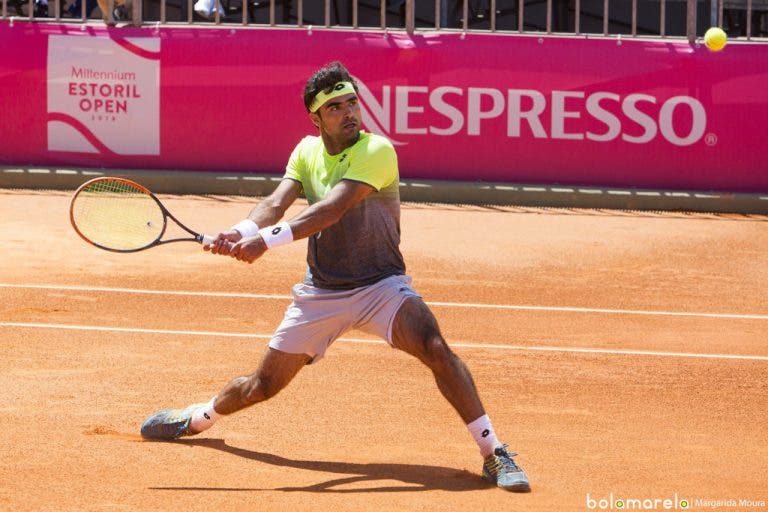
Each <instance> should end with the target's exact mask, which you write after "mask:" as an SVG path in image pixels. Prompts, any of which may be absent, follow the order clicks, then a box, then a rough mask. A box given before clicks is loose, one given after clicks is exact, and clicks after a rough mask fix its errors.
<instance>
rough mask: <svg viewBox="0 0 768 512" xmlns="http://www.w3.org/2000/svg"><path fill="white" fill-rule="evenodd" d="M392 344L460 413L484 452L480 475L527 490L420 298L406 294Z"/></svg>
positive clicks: (467, 373)
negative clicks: (419, 366)
mask: <svg viewBox="0 0 768 512" xmlns="http://www.w3.org/2000/svg"><path fill="white" fill-rule="evenodd" d="M392 345H393V346H394V347H395V348H398V349H400V350H403V351H404V352H407V353H408V354H411V355H413V356H415V357H417V358H418V359H419V360H420V361H421V362H422V363H424V364H425V365H426V366H427V367H428V368H429V369H430V370H431V371H432V374H433V375H434V377H435V382H436V383H437V387H438V389H440V392H441V393H442V394H443V396H444V397H445V398H446V400H448V402H450V403H451V405H452V406H453V407H454V409H456V412H458V413H459V416H461V419H462V420H464V423H465V424H466V425H467V429H468V430H469V431H470V433H471V434H472V437H473V438H474V439H475V442H476V443H477V445H478V447H479V448H480V453H481V454H482V455H483V458H484V464H483V476H484V477H485V478H486V479H487V480H489V481H491V482H493V483H494V484H496V485H498V486H499V487H502V488H504V489H507V490H510V491H522V492H526V491H529V490H530V486H529V484H528V478H527V476H526V474H525V472H524V471H523V470H522V469H520V467H519V466H518V465H517V464H516V463H515V462H514V460H513V459H512V457H513V456H514V455H516V454H510V453H508V452H507V450H506V448H505V446H504V445H503V444H501V443H500V442H499V441H498V439H497V438H496V434H495V432H494V431H493V426H492V425H491V421H490V419H489V418H488V416H487V415H486V414H485V409H484V408H483V404H482V402H481V401H480V397H479V395H478V393H477V388H476V387H475V382H474V379H473V378H472V374H471V373H470V371H469V369H468V368H467V366H466V365H465V364H464V362H463V361H462V360H461V359H460V358H459V357H458V356H457V355H456V354H454V353H453V351H452V350H451V349H450V347H449V346H448V345H447V344H446V343H445V340H444V339H443V336H442V334H441V333H440V328H439V326H438V324H437V320H436V319H435V316H434V315H433V314H432V311H430V309H429V307H428V306H427V305H426V304H425V303H424V301H423V300H422V299H421V298H420V297H409V298H408V299H406V300H405V301H404V302H403V304H402V305H401V306H400V309H399V310H398V311H397V314H396V315H395V318H394V322H393V324H392Z"/></svg>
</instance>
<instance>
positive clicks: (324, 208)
mask: <svg viewBox="0 0 768 512" xmlns="http://www.w3.org/2000/svg"><path fill="white" fill-rule="evenodd" d="M374 190H375V189H374V188H373V187H372V186H370V185H367V184H365V183H361V182H358V181H351V180H341V181H340V182H339V183H338V184H336V186H334V187H333V189H331V191H330V192H329V193H328V195H327V196H326V197H325V198H324V199H323V200H321V201H318V202H317V203H315V204H313V205H312V206H309V207H307V208H306V209H304V210H303V211H302V212H301V213H300V214H299V215H297V216H296V217H294V218H293V219H291V220H290V221H288V222H287V223H282V222H281V223H280V224H278V225H277V226H268V227H267V228H263V229H262V231H261V233H262V234H260V235H258V236H255V237H252V238H245V239H243V240H240V241H239V242H237V243H236V244H235V245H234V246H233V247H232V249H231V251H230V252H229V255H230V256H232V257H233V258H236V259H238V260H240V261H244V262H247V263H253V262H254V261H256V260H257V259H258V258H260V257H261V255H262V254H264V253H265V252H266V251H267V248H268V245H267V242H266V241H265V240H264V237H265V236H266V237H269V236H270V235H269V233H267V234H264V230H265V229H266V230H267V231H271V233H272V234H273V235H276V234H277V233H279V232H280V231H282V234H281V235H280V237H282V236H283V235H285V233H286V231H290V233H289V234H288V236H289V239H288V240H286V241H293V240H298V239H300V238H306V237H308V236H311V235H313V234H315V233H317V232H319V231H322V230H323V229H325V228H327V227H328V226H331V225H332V224H335V223H336V222H338V221H339V219H341V217H343V216H344V214H345V213H346V212H347V211H348V210H349V209H350V208H352V207H353V206H355V205H356V204H357V203H359V202H360V201H362V200H363V199H365V197H366V196H367V195H368V194H370V193H371V192H372V191H374ZM285 224H287V226H285ZM286 228H290V229H289V230H288V229H286ZM278 243H284V242H278Z"/></svg>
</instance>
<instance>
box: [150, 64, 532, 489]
mask: <svg viewBox="0 0 768 512" xmlns="http://www.w3.org/2000/svg"><path fill="white" fill-rule="evenodd" d="M304 104H305V106H306V108H307V111H308V113H309V118H310V120H311V121H312V123H313V124H314V125H315V126H316V127H317V128H318V130H319V136H316V137H311V136H310V137H305V138H304V139H303V140H302V141H301V142H299V144H298V145H297V146H296V148H295V149H294V150H293V153H292V154H291V157H290V159H289V161H288V165H287V167H286V173H285V176H284V179H283V180H282V181H281V182H280V184H279V185H278V187H277V188H276V189H275V191H274V192H273V193H272V194H271V195H270V196H269V197H267V198H266V199H265V200H263V201H262V202H261V203H259V204H258V205H257V206H256V207H255V208H254V209H253V210H252V211H251V213H250V215H249V217H248V218H247V219H245V220H243V221H241V222H239V223H238V224H236V225H235V226H233V227H232V228H231V229H230V230H228V231H226V232H224V233H221V234H219V235H218V237H217V238H216V240H215V241H214V242H213V243H212V244H211V245H210V246H206V247H205V249H206V250H210V251H211V252H212V253H213V254H220V255H229V256H231V257H233V258H236V259H238V260H240V261H244V262H248V263H252V262H253V261H255V260H256V259H258V258H259V257H260V256H261V255H262V254H264V252H265V251H267V250H270V249H274V248H276V247H279V246H280V245H283V244H287V243H290V242H292V241H294V240H298V239H301V238H309V241H308V251H307V263H308V269H307V273H306V277H305V279H304V282H303V283H302V284H297V285H295V286H294V287H293V290H292V291H293V303H292V304H291V305H290V306H288V309H287V310H286V312H285V317H284V318H283V321H282V323H281V324H280V325H279V326H278V328H277V330H276V331H275V333H274V335H273V337H272V339H271V341H270V343H269V348H268V349H267V351H266V354H265V355H264V358H263V360H262V361H261V364H260V366H259V367H258V369H257V370H256V371H255V372H254V373H252V374H251V375H247V376H243V377H237V378H235V379H233V380H232V381H231V382H229V384H227V385H226V386H224V388H223V389H222V390H221V391H220V392H219V394H218V395H216V396H215V397H214V398H213V399H212V400H211V401H210V402H208V403H207V404H194V405H191V406H189V407H187V408H185V409H166V410H162V411H159V412H157V413H155V414H153V415H152V416H150V417H149V418H148V419H147V420H146V421H145V422H144V424H143V425H142V427H141V434H142V436H144V437H146V438H150V439H176V438H178V437H181V436H189V435H194V434H198V433H200V432H202V431H204V430H206V429H208V428H210V427H211V426H212V425H213V424H214V422H216V421H217V420H218V419H219V417H221V416H223V415H228V414H232V413H234V412H236V411H239V410H241V409H244V408H246V407H249V406H251V405H254V404H256V403H259V402H262V401H264V400H267V399H269V398H271V397H273V396H275V395H276V394H277V393H278V392H279V391H280V390H282V389H283V388H284V387H285V386H286V385H288V383H289V382H290V381H291V379H293V377H294V376H295V375H296V374H297V373H298V371H299V370H300V369H301V368H302V367H303V366H304V365H307V364H311V363H314V362H317V361H318V360H319V359H321V358H322V357H323V355H324V354H325V351H326V349H327V348H328V346H330V345H331V343H333V342H334V340H336V339H337V338H338V337H340V336H341V335H342V334H344V333H345V332H346V331H348V330H350V329H360V330H363V331H366V332H369V333H373V334H376V335H378V336H379V337H381V338H383V339H384V340H386V341H387V342H388V343H389V344H390V345H392V346H393V347H395V348H398V349H400V350H403V351H405V352H407V353H408V354H411V355H413V356H415V357H417V358H418V359H419V360H420V361H421V362H422V363H424V364H425V365H426V366H427V367H429V369H430V370H432V373H433V375H434V377H435V381H436V382H437V386H438V388H439V389H440V392H441V393H442V394H443V396H444V397H445V398H446V399H447V400H448V401H449V402H450V403H451V405H452V406H453V407H454V408H455V409H456V411H457V412H458V413H459V416H461V419H462V420H463V421H464V423H465V424H466V425H467V428H468V429H469V431H470V433H471V434H472V436H473V437H474V439H475V441H476V442H477V444H478V446H479V448H480V452H481V454H482V456H483V457H484V458H485V460H484V464H483V476H484V478H485V479H487V480H488V481H490V482H492V483H494V484H495V485H498V486H499V487H501V488H504V489H507V490H510V491H518V492H526V491H529V490H530V486H529V484H528V478H527V476H526V474H525V472H524V471H523V470H522V469H520V467H519V466H518V465H517V464H516V463H515V461H514V460H513V458H512V457H513V456H514V455H516V454H514V453H509V452H507V450H506V446H505V445H503V444H501V443H500V442H499V441H498V439H497V438H496V434H495V433H494V430H493V426H492V425H491V421H490V419H489V418H488V416H487V415H486V413H485V410H484V408H483V405H482V403H481V401H480V398H479V396H478V393H477V390H476V388H475V383H474V380H473V379H472V375H471V374H470V372H469V370H468V369H467V367H466V365H465V364H464V362H463V361H462V360H461V359H459V358H458V357H457V356H456V355H455V354H454V353H453V352H452V351H451V349H450V348H449V347H448V345H447V344H446V342H445V340H444V339H443V337H442V335H441V334H440V329H439V327H438V324H437V320H436V319H435V317H434V316H433V314H432V312H431V311H430V310H429V308H428V307H427V305H426V304H425V303H424V301H423V300H422V299H421V297H420V296H419V295H418V294H417V293H416V291H414V289H413V288H412V287H411V279H410V278H409V277H408V276H406V275H405V264H404V262H403V257H402V255H401V253H400V249H399V244H400V197H399V172H398V167H397V156H396V154H395V151H394V148H393V147H392V145H391V144H390V142H389V141H388V140H387V139H386V138H384V137H381V136H378V135H375V134H369V133H366V132H363V131H361V130H360V125H361V114H360V106H359V104H358V97H357V85H356V84H355V81H354V80H353V79H352V77H351V76H350V75H349V73H348V72H347V70H346V69H345V68H344V66H343V65H341V64H340V63H338V62H334V63H331V64H328V65H327V66H325V67H323V68H322V69H320V70H318V71H317V72H316V73H315V74H314V75H313V76H312V77H311V78H310V79H309V80H308V81H307V84H306V86H305V88H304ZM302 191H303V192H304V195H305V196H306V198H307V201H308V203H309V206H308V207H307V208H306V209H304V210H303V211H302V212H301V213H300V214H299V215H297V216H296V217H294V218H292V219H291V220H290V221H288V222H285V221H281V219H282V217H283V215H284V213H285V211H286V210H287V209H288V207H289V206H290V205H291V204H292V203H293V202H294V201H295V200H296V199H297V198H298V197H299V194H300V193H301V192H302Z"/></svg>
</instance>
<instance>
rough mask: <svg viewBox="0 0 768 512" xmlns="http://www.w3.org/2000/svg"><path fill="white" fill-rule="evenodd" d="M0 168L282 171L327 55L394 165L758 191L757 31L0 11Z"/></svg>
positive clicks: (520, 179)
mask: <svg viewBox="0 0 768 512" xmlns="http://www.w3.org/2000/svg"><path fill="white" fill-rule="evenodd" d="M0 48H3V52H2V54H0V87H1V88H2V92H3V94H2V95H0V115H2V123H0V141H2V149H1V150H0V164H3V165H51V166H89V167H106V168H110V167H113V168H146V169H190V170H205V171H223V172H253V173H265V172H266V173H275V174H280V173H281V172H282V169H283V168H284V165H285V162H286V161H287V159H288V155H289V153H290V151H291V149H292V148H293V146H294V145H295V144H296V142H298V140H299V139H300V138H301V137H302V136H304V135H306V134H309V133H313V130H314V128H313V126H312V125H311V124H310V122H309V120H308V119H307V116H306V112H305V110H304V106H303V103H302V99H301V93H302V88H303V85H304V81H305V80H306V78H307V77H308V76H309V75H310V74H311V73H312V72H313V71H314V70H315V69H317V68H318V67H320V66H321V65H323V64H324V63H326V62H328V61H331V60H335V59H339V60H341V61H343V62H344V63H345V64H346V65H347V67H348V68H349V69H350V71H351V72H352V73H353V74H354V75H355V76H356V78H357V79H358V80H359V84H360V89H361V90H360V96H361V102H362V105H363V110H364V122H365V126H366V128H367V129H368V130H369V131H374V132H378V133H382V134H383V135H386V136H387V137H389V138H390V139H391V140H392V141H393V143H394V144H396V148H397V151H398V155H399V158H400V170H401V175H402V176H403V177H406V178H424V179H449V180H472V181H474V180H482V181H488V182H511V183H542V184H556V183H559V184H572V185H593V186H625V187H637V188H668V189H689V190H719V191H734V192H761V193H765V192H768V158H766V150H765V141H766V140H768V87H766V84H768V45H766V44H749V43H732V44H729V45H728V46H727V47H726V48H725V49H724V50H723V51H721V52H710V51H708V50H707V49H706V48H704V47H701V48H698V47H696V48H694V47H691V46H689V45H688V44H687V43H685V42H680V41H676V42H670V41H638V40H634V41H633V40H629V41H627V40H623V41H616V40H615V39H611V40H606V39H587V38H575V37H535V36H534V37H532V36H511V35H489V34H467V35H465V36H462V35H461V34H455V33H451V34H445V33H440V34H438V33H423V34H417V35H414V36H408V35H405V34H390V35H385V34H382V33H378V32H364V31H337V30H333V31H332V30H314V31H312V30H309V29H295V30H294V29H285V30H273V29H263V30H258V29H256V30H254V29H242V28H239V27H237V28H231V27H220V28H192V27H167V28H156V27H152V28H142V29H136V28H127V27H126V28H112V29H109V28H106V27H104V28H95V27H90V26H88V27H82V29H81V27H80V26H79V25H64V24H62V25H58V24H47V23H46V24H43V23H28V22H19V21H15V22H14V23H13V24H11V23H10V22H8V21H3V22H0Z"/></svg>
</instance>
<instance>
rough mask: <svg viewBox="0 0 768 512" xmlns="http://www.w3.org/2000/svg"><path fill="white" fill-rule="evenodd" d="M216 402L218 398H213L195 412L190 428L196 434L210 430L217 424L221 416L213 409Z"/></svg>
mask: <svg viewBox="0 0 768 512" xmlns="http://www.w3.org/2000/svg"><path fill="white" fill-rule="evenodd" d="M215 401H216V397H213V398H211V401H210V402H208V403H207V404H205V405H204V406H202V407H198V408H197V410H196V411H195V412H193V413H192V421H190V422H189V427H190V429H192V430H193V431H194V432H195V433H199V432H202V431H203V430H208V429H209V428H211V427H212V426H213V424H214V423H216V420H218V419H219V418H220V417H221V415H220V414H219V413H217V412H216V410H215V409H214V408H213V403H214V402H215Z"/></svg>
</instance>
